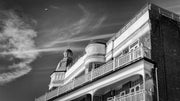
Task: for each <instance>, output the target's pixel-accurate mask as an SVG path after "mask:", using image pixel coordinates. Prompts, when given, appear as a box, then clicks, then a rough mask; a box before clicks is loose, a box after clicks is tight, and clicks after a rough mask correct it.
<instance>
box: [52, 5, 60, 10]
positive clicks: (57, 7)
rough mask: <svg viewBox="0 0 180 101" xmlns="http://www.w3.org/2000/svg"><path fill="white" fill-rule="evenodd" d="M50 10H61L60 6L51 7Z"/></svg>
mask: <svg viewBox="0 0 180 101" xmlns="http://www.w3.org/2000/svg"><path fill="white" fill-rule="evenodd" d="M50 8H52V9H57V10H59V9H61V8H60V7H59V6H55V5H50Z"/></svg>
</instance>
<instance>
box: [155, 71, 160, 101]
mask: <svg viewBox="0 0 180 101" xmlns="http://www.w3.org/2000/svg"><path fill="white" fill-rule="evenodd" d="M155 79H156V91H157V101H159V88H158V75H157V68H155Z"/></svg>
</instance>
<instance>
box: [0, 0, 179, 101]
mask: <svg viewBox="0 0 180 101" xmlns="http://www.w3.org/2000/svg"><path fill="white" fill-rule="evenodd" d="M147 2H151V3H154V4H156V5H159V6H161V7H163V8H165V9H168V10H170V11H173V12H175V13H177V14H180V0H116V1H115V0H111V1H110V0H0V101H34V99H35V98H36V97H39V96H41V95H43V94H44V93H45V92H47V91H48V84H49V82H50V74H51V73H52V72H53V71H54V70H55V68H56V66H57V64H58V62H59V61H60V60H61V59H62V56H63V54H62V52H63V51H64V50H66V49H68V48H70V49H72V51H73V53H74V60H76V59H77V57H79V56H80V55H81V54H82V53H84V48H85V46H86V45H87V44H88V43H89V42H91V41H93V40H97V39H101V40H104V41H107V40H108V39H109V38H111V37H112V35H114V34H115V33H117V32H118V31H119V30H120V28H121V27H123V25H124V24H126V23H127V22H128V21H129V20H130V19H131V18H132V17H133V16H134V15H135V14H136V13H137V12H138V11H139V10H140V9H141V8H142V7H143V6H144V5H145V4H146V3H147Z"/></svg>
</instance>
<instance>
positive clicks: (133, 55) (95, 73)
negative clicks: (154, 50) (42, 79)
mask: <svg viewBox="0 0 180 101" xmlns="http://www.w3.org/2000/svg"><path fill="white" fill-rule="evenodd" d="M149 56H150V50H149V49H147V48H144V47H139V48H137V49H135V50H134V51H132V52H129V53H127V54H125V55H123V56H121V57H119V58H118V59H119V60H118V61H119V62H118V65H117V66H116V67H113V60H111V61H109V62H107V63H106V64H104V65H102V66H100V67H98V68H96V69H93V70H92V71H90V72H89V73H87V74H84V75H82V76H80V77H78V78H76V79H73V80H72V81H71V82H69V83H67V84H65V85H64V86H61V87H58V88H57V89H55V90H54V91H51V92H48V93H46V95H45V96H41V97H40V98H38V99H36V101H47V100H48V99H51V98H53V97H55V96H58V95H61V94H63V93H65V92H67V91H70V90H72V89H74V88H76V87H78V86H81V85H82V84H85V83H87V82H90V81H92V80H93V79H96V78H98V77H100V76H102V75H105V74H107V73H109V72H111V71H113V70H116V69H117V68H121V67H122V66H123V65H126V64H128V63H130V62H132V61H134V60H136V59H138V58H141V57H148V58H150V57H149ZM117 101H123V100H117ZM125 101H126V100H125Z"/></svg>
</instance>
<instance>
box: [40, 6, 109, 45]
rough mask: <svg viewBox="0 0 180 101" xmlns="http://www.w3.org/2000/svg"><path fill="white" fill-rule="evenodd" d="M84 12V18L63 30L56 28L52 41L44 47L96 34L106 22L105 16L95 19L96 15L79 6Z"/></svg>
mask: <svg viewBox="0 0 180 101" xmlns="http://www.w3.org/2000/svg"><path fill="white" fill-rule="evenodd" d="M78 7H79V9H80V10H81V11H82V14H83V15H82V17H81V18H80V19H79V20H77V21H75V22H73V23H70V24H68V25H66V26H63V27H61V28H54V29H53V30H51V31H50V32H51V38H49V40H50V41H48V42H46V43H43V45H41V46H42V47H53V46H55V45H56V44H57V42H58V41H61V40H64V39H69V38H72V37H76V36H78V35H82V36H83V35H84V33H89V32H95V31H96V30H98V28H99V27H100V26H101V25H102V23H103V22H104V21H105V20H106V17H105V16H101V17H95V15H94V14H92V13H90V12H89V11H88V10H87V9H86V8H85V7H84V6H83V5H81V4H79V5H78Z"/></svg>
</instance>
